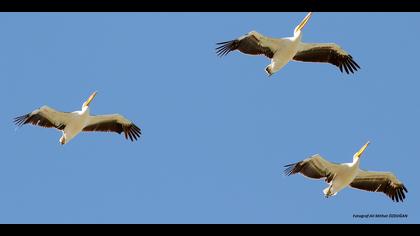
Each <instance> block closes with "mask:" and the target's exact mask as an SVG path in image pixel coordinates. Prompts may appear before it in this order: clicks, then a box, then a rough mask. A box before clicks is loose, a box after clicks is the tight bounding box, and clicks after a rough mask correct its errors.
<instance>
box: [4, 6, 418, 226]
mask: <svg viewBox="0 0 420 236" xmlns="http://www.w3.org/2000/svg"><path fill="white" fill-rule="evenodd" d="M305 15H306V13H303V12H300V13H299V12H297V13H1V14H0V31H1V37H0V45H1V46H0V68H1V69H0V81H1V86H0V100H1V106H2V109H1V113H0V121H1V122H0V130H1V132H0V143H1V152H0V223H420V214H419V209H420V204H419V201H420V200H419V199H420V196H419V195H420V191H419V189H418V187H419V186H418V179H419V178H418V173H419V169H418V166H419V165H420V159H419V158H420V145H419V143H420V139H419V134H420V125H419V121H420V93H419V88H420V79H419V77H418V71H419V57H418V54H419V52H420V51H419V47H418V38H419V37H420V28H419V27H418V23H419V22H420V14H418V13H403V14H400V13H314V15H313V17H312V19H311V20H310V21H309V23H308V24H307V26H306V27H305V29H304V32H303V41H304V42H335V43H338V44H340V45H341V46H342V47H343V48H344V49H345V50H347V51H348V52H350V53H351V54H352V55H353V57H354V59H355V60H356V61H357V63H358V64H359V65H360V66H361V67H362V69H361V70H360V71H358V72H356V73H355V74H353V75H347V74H342V73H341V72H340V71H339V70H338V68H336V67H334V66H332V65H329V64H312V63H298V62H291V63H289V64H288V65H286V66H285V67H284V68H283V69H282V70H281V71H279V72H278V73H277V74H275V75H274V76H272V78H270V79H269V78H268V77H267V76H266V74H265V71H264V68H265V66H266V65H268V64H269V63H270V62H269V60H268V59H266V58H264V57H250V56H246V55H243V54H240V53H238V52H234V53H231V54H229V55H228V56H227V57H224V58H219V57H218V56H217V55H216V54H215V50H214V48H215V46H216V43H217V42H221V41H227V40H231V39H234V38H236V37H239V36H241V35H243V34H245V33H247V32H249V31H251V30H256V31H258V32H260V33H262V34H265V35H268V36H272V37H285V36H291V35H292V34H293V29H294V27H295V26H296V25H297V24H298V23H299V22H300V21H301V20H302V19H303V17H304V16H305ZM95 90H98V95H97V96H96V98H95V100H94V101H93V102H92V103H91V113H92V114H106V113H120V114H122V115H124V116H125V117H127V118H128V119H130V120H132V121H134V122H135V123H136V124H137V125H138V126H139V127H140V128H141V129H142V132H143V135H142V137H141V139H140V141H138V142H134V143H132V142H130V141H127V140H125V139H124V136H123V135H118V134H109V133H82V134H80V135H79V136H77V137H76V138H75V139H73V140H71V142H70V143H68V144H66V145H65V146H61V145H60V144H59V143H58V140H59V138H60V136H61V132H58V131H57V130H55V129H44V128H39V127H34V126H29V125H28V126H23V127H22V128H18V129H16V126H15V125H14V124H13V123H12V119H13V117H15V116H19V115H23V114H25V113H28V112H31V111H33V110H34V109H36V108H38V107H40V106H42V105H48V106H50V107H53V108H55V109H57V110H60V111H74V110H79V109H80V108H81V105H82V103H83V102H84V101H85V100H86V99H87V98H88V96H89V95H90V94H91V93H92V92H93V91H95ZM368 140H370V141H371V142H372V143H371V145H370V146H369V147H368V149H367V151H366V152H365V154H364V156H363V157H362V162H361V168H363V169H367V170H377V171H392V172H394V173H395V174H396V175H397V177H398V178H399V179H400V180H401V181H403V182H404V183H405V185H406V186H407V188H408V191H409V192H408V194H407V198H406V201H404V203H396V202H395V203H394V202H392V201H391V199H389V198H388V197H386V196H385V195H384V194H382V193H370V192H364V191H358V190H354V189H345V190H343V191H341V192H340V193H338V194H337V195H336V196H335V197H332V198H328V199H326V198H324V196H323V193H322V189H324V188H325V187H326V184H325V183H324V182H323V181H315V180H309V179H306V178H304V177H303V176H301V175H295V176H290V177H286V176H283V174H282V173H283V169H284V168H283V166H284V165H285V164H289V163H294V162H297V161H300V160H303V159H305V158H306V157H308V156H310V155H313V154H316V153H319V154H321V155H322V156H324V157H325V158H326V159H328V160H330V161H334V162H350V161H351V160H352V156H353V154H354V153H355V152H356V151H357V150H358V149H359V148H360V147H361V146H362V145H363V144H365V143H366V141H368ZM389 213H396V214H399V213H403V214H408V218H406V219H401V218H398V219H395V218H393V219H378V218H376V219H363V220H362V219H354V218H353V214H389Z"/></svg>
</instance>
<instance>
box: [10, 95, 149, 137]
mask: <svg viewBox="0 0 420 236" xmlns="http://www.w3.org/2000/svg"><path fill="white" fill-rule="evenodd" d="M96 93H97V92H94V93H92V95H90V97H89V98H88V100H87V101H86V102H84V103H83V105H82V110H81V111H74V112H60V111H56V110H54V109H52V108H50V107H48V106H42V107H41V108H39V109H36V110H34V111H33V112H31V113H28V114H26V115H23V116H19V117H16V118H15V119H14V122H15V124H16V125H18V126H22V125H24V124H33V125H38V126H41V127H45V128H56V129H58V130H61V131H62V132H63V135H62V136H61V138H60V143H61V144H62V145H64V144H66V143H68V142H69V141H70V140H71V139H73V138H74V137H75V136H76V135H78V134H79V133H80V132H81V131H103V132H116V133H119V134H121V133H122V132H124V134H125V138H126V139H128V138H130V140H131V141H134V140H137V138H138V137H140V134H141V130H140V128H139V127H137V126H136V125H135V124H134V123H133V122H131V121H130V120H127V119H126V118H124V117H123V116H122V115H119V114H112V115H98V116H91V115H90V114H89V110H90V108H89V104H90V103H91V102H92V100H93V98H94V97H95V96H96Z"/></svg>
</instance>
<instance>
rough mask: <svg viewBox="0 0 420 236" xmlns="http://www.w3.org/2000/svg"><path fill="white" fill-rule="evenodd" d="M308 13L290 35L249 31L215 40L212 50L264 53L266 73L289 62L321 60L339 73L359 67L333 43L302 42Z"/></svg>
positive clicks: (272, 71) (276, 69)
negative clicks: (233, 36) (267, 61)
mask: <svg viewBox="0 0 420 236" xmlns="http://www.w3.org/2000/svg"><path fill="white" fill-rule="evenodd" d="M311 16H312V12H310V13H308V15H307V16H306V17H305V18H304V19H303V20H302V22H301V23H300V24H299V25H298V26H297V27H296V28H295V30H294V34H293V37H285V38H271V37H267V36H264V35H262V34H261V33H258V32H256V31H251V32H249V33H248V34H246V35H243V36H241V37H239V38H237V39H234V40H231V41H226V42H221V43H217V44H218V45H219V46H218V47H217V48H216V53H217V54H218V55H219V56H224V55H227V54H229V53H230V52H232V51H235V50H239V51H240V52H242V53H245V54H248V55H264V56H266V57H268V58H269V59H271V63H270V64H269V65H268V66H267V67H266V68H265V71H266V72H267V74H268V76H271V75H273V74H274V73H276V72H277V71H279V70H280V69H281V68H283V67H284V66H285V65H286V64H287V63H289V61H292V60H293V61H301V62H321V63H330V64H333V65H335V66H337V67H338V68H339V69H340V71H341V72H343V69H344V70H345V71H346V73H347V74H349V73H354V72H355V71H357V70H358V69H360V66H359V65H358V64H357V63H356V62H355V61H354V60H353V57H352V56H351V55H350V54H348V53H347V52H346V51H344V50H343V49H341V47H340V46H338V45H337V44H335V43H303V42H302V29H303V28H304V27H305V25H306V23H307V22H308V21H309V19H310V18H311Z"/></svg>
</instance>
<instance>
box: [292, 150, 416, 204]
mask: <svg viewBox="0 0 420 236" xmlns="http://www.w3.org/2000/svg"><path fill="white" fill-rule="evenodd" d="M369 144H370V142H367V143H366V144H365V145H364V146H363V147H362V148H361V149H360V150H359V151H358V152H356V153H355V154H354V156H353V162H351V163H342V164H337V163H331V162H329V161H327V160H325V159H324V158H323V157H321V156H320V155H319V154H316V155H313V156H311V157H310V158H307V159H305V160H303V161H300V162H298V163H294V164H289V165H286V166H285V167H286V169H285V171H284V172H285V174H286V175H293V174H296V173H300V174H302V175H304V176H306V177H309V178H313V179H325V181H326V182H327V183H328V184H329V186H328V187H327V188H325V189H324V190H323V193H324V195H325V197H327V198H328V197H330V196H334V195H336V194H337V193H338V192H340V191H341V190H342V189H344V188H346V187H348V186H350V187H352V188H356V189H361V190H365V191H372V192H383V193H385V194H386V195H387V196H388V197H390V198H391V199H392V200H393V201H397V202H398V201H403V200H404V199H405V194H404V192H408V191H407V188H406V187H405V186H404V184H403V183H402V182H400V181H399V180H398V179H397V177H395V175H394V174H392V173H391V172H372V171H364V170H361V169H360V168H359V164H360V157H361V156H362V154H363V152H364V151H365V150H366V148H367V147H368V145H369Z"/></svg>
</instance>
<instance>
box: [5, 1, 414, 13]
mask: <svg viewBox="0 0 420 236" xmlns="http://www.w3.org/2000/svg"><path fill="white" fill-rule="evenodd" d="M419 6H420V2H417V1H416V0H399V1H390V0H383V1H380V0H172V1H171V0H146V1H145V0H143V1H141V0H131V1H130V0H120V1H117V0H102V1H99V0H96V1H95V0H86V1H82V0H73V1H69V0H62V1H60V0H56V1H52V0H33V1H30V0H15V1H0V11H2V12H180V11H181V12H244V11H245V12H285V11H289V12H290V11H292V12H308V11H314V12H326V11H339V12H342V11H346V12H348V11H351V12H390V11H398V12H413V11H420V7H419Z"/></svg>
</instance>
